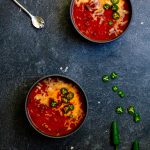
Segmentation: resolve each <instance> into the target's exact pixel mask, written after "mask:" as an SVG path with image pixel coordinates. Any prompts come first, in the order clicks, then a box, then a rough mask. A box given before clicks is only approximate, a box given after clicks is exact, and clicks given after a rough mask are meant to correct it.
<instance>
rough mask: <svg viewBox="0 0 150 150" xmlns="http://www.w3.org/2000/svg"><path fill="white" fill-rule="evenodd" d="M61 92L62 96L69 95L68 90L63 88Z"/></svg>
mask: <svg viewBox="0 0 150 150" xmlns="http://www.w3.org/2000/svg"><path fill="white" fill-rule="evenodd" d="M60 92H61V94H63V95H65V94H67V93H68V90H67V89H66V88H61V89H60Z"/></svg>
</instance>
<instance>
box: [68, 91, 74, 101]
mask: <svg viewBox="0 0 150 150" xmlns="http://www.w3.org/2000/svg"><path fill="white" fill-rule="evenodd" d="M73 98H74V93H72V92H69V93H68V94H67V99H68V100H71V99H73Z"/></svg>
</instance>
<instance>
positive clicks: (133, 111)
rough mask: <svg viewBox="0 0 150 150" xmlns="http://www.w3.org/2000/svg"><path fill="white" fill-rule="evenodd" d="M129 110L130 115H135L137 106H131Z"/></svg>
mask: <svg viewBox="0 0 150 150" xmlns="http://www.w3.org/2000/svg"><path fill="white" fill-rule="evenodd" d="M127 110H128V113H129V114H130V115H134V114H135V108H134V106H129V107H128V109H127Z"/></svg>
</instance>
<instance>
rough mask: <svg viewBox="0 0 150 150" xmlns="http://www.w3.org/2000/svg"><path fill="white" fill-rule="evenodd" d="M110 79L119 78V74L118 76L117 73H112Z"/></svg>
mask: <svg viewBox="0 0 150 150" xmlns="http://www.w3.org/2000/svg"><path fill="white" fill-rule="evenodd" d="M110 77H111V78H112V79H116V78H118V74H117V73H116V72H112V73H111V74H110Z"/></svg>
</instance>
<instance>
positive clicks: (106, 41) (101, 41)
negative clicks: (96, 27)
mask: <svg viewBox="0 0 150 150" xmlns="http://www.w3.org/2000/svg"><path fill="white" fill-rule="evenodd" d="M126 1H127V3H128V5H129V12H130V17H129V20H128V25H127V27H126V29H125V30H123V32H122V33H121V34H120V35H119V36H117V37H116V38H114V39H110V40H93V39H91V38H89V37H87V36H86V35H84V34H83V33H82V32H81V31H80V30H79V29H78V27H77V25H76V23H75V21H74V18H73V8H74V5H75V0H72V1H71V5H70V18H71V21H72V24H73V26H74V28H75V29H76V31H77V32H78V33H79V34H80V35H81V36H82V37H84V38H85V39H87V40H88V41H91V42H94V43H108V42H112V41H114V40H117V39H118V38H120V37H121V36H122V35H124V33H125V32H126V31H127V29H128V27H129V25H130V22H131V20H132V3H131V1H130V0H126Z"/></svg>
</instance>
